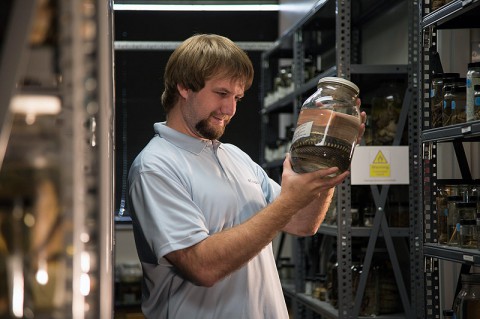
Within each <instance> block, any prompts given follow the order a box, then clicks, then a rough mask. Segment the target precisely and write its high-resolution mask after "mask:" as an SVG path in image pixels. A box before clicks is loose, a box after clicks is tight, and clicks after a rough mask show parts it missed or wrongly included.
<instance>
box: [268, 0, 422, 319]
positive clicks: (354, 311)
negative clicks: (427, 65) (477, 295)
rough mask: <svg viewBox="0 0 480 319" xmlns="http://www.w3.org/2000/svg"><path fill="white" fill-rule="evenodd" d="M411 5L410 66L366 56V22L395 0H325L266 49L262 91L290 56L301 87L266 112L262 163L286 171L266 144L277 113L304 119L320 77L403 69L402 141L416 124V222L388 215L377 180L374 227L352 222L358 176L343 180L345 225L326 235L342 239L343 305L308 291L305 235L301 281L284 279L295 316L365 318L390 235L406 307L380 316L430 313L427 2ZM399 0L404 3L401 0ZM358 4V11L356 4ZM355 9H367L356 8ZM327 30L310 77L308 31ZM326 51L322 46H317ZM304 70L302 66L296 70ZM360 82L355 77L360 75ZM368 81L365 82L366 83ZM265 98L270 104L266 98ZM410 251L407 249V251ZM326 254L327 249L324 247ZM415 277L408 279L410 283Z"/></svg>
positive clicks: (300, 242) (299, 247) (324, 230)
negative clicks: (424, 165) (424, 58)
mask: <svg viewBox="0 0 480 319" xmlns="http://www.w3.org/2000/svg"><path fill="white" fill-rule="evenodd" d="M406 3H407V4H408V15H409V21H408V28H409V30H408V32H409V35H408V42H409V43H408V46H409V48H408V55H409V56H408V64H407V65H365V64H361V63H359V58H358V56H359V43H358V39H357V36H358V29H359V28H361V26H362V24H364V23H366V22H367V21H371V20H372V19H375V17H376V16H377V15H378V14H379V13H381V12H383V11H384V10H388V9H392V7H394V6H395V4H394V3H391V2H389V1H368V0H366V1H361V4H358V3H355V4H351V3H350V1H340V0H338V1H335V0H332V1H318V2H317V3H316V4H315V5H314V6H313V8H312V9H311V11H310V12H309V13H308V14H307V15H306V16H305V17H304V18H303V19H302V20H301V21H300V22H299V23H298V24H296V25H295V26H293V27H292V28H291V29H290V30H289V31H288V32H286V33H285V34H284V35H283V36H282V37H281V38H280V39H279V40H278V41H277V42H276V43H275V46H274V47H273V48H272V49H270V50H267V51H265V53H264V54H263V58H262V60H263V69H262V89H263V92H262V96H266V95H267V92H269V91H270V90H271V89H272V83H273V76H272V74H274V73H275V72H276V71H278V69H279V65H281V64H282V63H281V62H282V61H283V62H284V65H285V61H287V64H288V63H291V65H292V69H293V70H294V72H293V74H292V82H293V88H291V91H290V92H289V93H288V94H286V95H284V96H282V97H280V98H279V99H277V100H276V101H273V102H271V101H270V100H269V102H268V104H267V105H264V108H263V110H262V111H261V113H262V127H263V129H262V141H261V161H263V162H262V163H261V164H262V166H263V167H264V168H265V169H267V170H269V171H270V172H271V175H274V174H277V176H280V174H279V172H280V171H281V165H282V162H283V161H282V160H281V159H273V160H266V159H265V152H264V150H265V146H266V145H267V144H268V143H269V140H270V139H271V138H272V135H273V136H275V134H276V132H275V130H277V126H276V123H274V121H275V116H276V115H277V114H279V113H291V114H292V117H293V123H296V119H297V114H298V111H299V108H300V106H301V103H302V101H303V100H304V99H305V98H306V97H308V96H309V95H310V94H311V93H313V91H314V90H315V88H316V84H317V82H318V80H319V79H320V78H321V77H325V76H341V77H344V78H347V79H350V78H353V77H355V79H356V78H357V77H358V78H359V77H361V76H362V75H377V74H380V75H382V74H383V75H385V74H389V75H391V74H394V75H395V74H397V75H398V76H401V75H403V76H405V77H406V78H407V81H406V82H407V89H406V91H405V96H404V105H403V106H402V111H401V115H400V119H399V123H401V124H399V127H401V128H400V129H398V130H397V136H396V138H395V141H394V145H400V138H401V135H402V133H401V132H402V130H403V129H405V130H407V131H408V144H409V145H410V148H409V149H410V162H411V165H410V176H411V185H410V187H409V196H408V197H409V212H410V214H409V226H408V227H398V228H396V227H390V226H389V225H388V222H387V219H386V217H385V211H384V209H383V208H384V207H385V204H386V201H387V194H388V192H389V185H383V186H380V187H378V186H376V185H371V187H370V190H371V193H372V198H373V201H374V204H375V207H377V211H376V214H375V219H374V225H373V227H371V228H366V227H352V226H351V225H350V223H348V222H347V223H344V222H342V221H349V220H352V215H351V209H352V206H351V203H352V186H351V185H350V180H347V181H345V183H343V184H342V185H340V186H339V187H337V201H336V208H337V212H338V214H337V225H339V226H332V225H325V224H324V225H322V226H321V227H320V229H319V235H320V236H326V237H328V238H334V240H336V241H337V248H336V254H337V256H338V257H337V261H338V269H337V271H338V309H335V308H334V307H333V306H332V305H330V304H329V303H326V302H322V301H319V300H317V299H315V298H312V297H311V296H307V295H305V294H304V292H305V278H306V274H305V266H306V265H305V256H306V253H307V252H306V251H305V248H304V244H305V239H302V238H300V239H296V238H294V239H293V249H294V258H295V280H294V283H293V284H290V285H284V291H285V296H286V297H287V298H288V299H289V300H290V301H291V304H292V309H293V315H294V317H295V318H310V317H316V316H321V318H358V314H359V309H360V306H361V302H362V296H363V291H364V290H365V287H366V281H367V277H368V272H369V268H370V266H371V262H372V257H373V253H374V249H375V245H376V243H377V240H378V239H379V238H382V239H383V240H384V241H385V245H386V249H387V252H388V255H389V257H390V260H391V262H392V267H393V269H394V274H395V278H396V281H397V286H398V289H399V295H400V296H399V297H400V299H401V301H402V305H403V309H404V313H403V314H398V315H393V316H390V315H387V316H383V315H381V316H380V317H386V318H423V315H422V314H423V312H424V299H423V298H424V296H423V294H421V293H419V292H422V291H423V289H424V286H423V280H424V279H423V269H424V265H423V250H422V249H421V244H422V232H423V228H422V226H423V223H422V216H421V215H420V214H418V212H419V211H420V203H419V198H418V196H419V189H418V187H419V184H420V182H419V181H418V179H419V177H418V173H417V172H418V169H419V166H418V158H419V155H418V150H419V149H420V148H419V146H418V145H419V140H418V131H419V129H418V113H417V112H418V110H419V108H418V88H417V87H418V83H417V82H418V60H417V59H418V55H417V54H416V53H415V52H418V46H419V43H420V41H419V40H418V32H419V18H418V17H419V12H418V10H419V2H418V1H406ZM396 4H397V5H398V3H396ZM354 5H358V6H359V7H360V8H362V9H361V10H358V7H355V9H357V11H355V10H354V8H352V6H354ZM352 12H355V14H358V12H360V13H361V14H360V16H355V15H353V13H352ZM312 30H319V31H321V33H322V35H323V34H326V36H325V38H324V40H323V41H322V42H321V48H316V49H318V50H319V52H323V53H320V54H323V55H327V57H326V58H325V57H324V56H323V55H322V62H323V61H326V63H323V65H322V66H323V67H322V71H321V73H320V74H316V75H315V76H314V77H312V78H310V79H307V80H304V79H305V74H304V67H305V57H306V54H308V53H309V52H312V51H314V50H313V49H312V48H311V43H310V42H309V41H310V39H311V38H310V37H309V36H308V34H306V33H307V32H308V31H312ZM332 48H333V51H334V55H335V58H334V61H332V60H331V59H330V57H329V56H328V55H329V54H330V53H329V52H330V51H329V49H332ZM317 53H318V52H317ZM295 71H296V73H295ZM354 82H355V80H354ZM359 84H360V87H361V83H359ZM264 104H265V103H264ZM357 237H358V238H361V237H363V238H365V239H367V240H368V244H367V245H366V253H365V261H364V265H363V266H364V271H363V272H362V275H361V277H360V283H359V287H358V291H357V294H356V295H354V294H353V292H352V284H353V282H352V271H351V268H350V267H351V265H352V238H357ZM393 238H395V239H400V240H403V239H404V240H405V241H406V242H407V244H406V245H407V246H408V247H407V250H408V251H409V259H408V261H407V262H408V263H409V265H408V266H407V268H409V269H411V272H410V278H405V277H403V274H402V266H400V261H399V260H398V258H397V254H398V253H397V250H398V249H399V248H398V247H396V244H394V239H393ZM402 251H403V250H402ZM324 253H325V252H324ZM407 282H408V284H406V283H407Z"/></svg>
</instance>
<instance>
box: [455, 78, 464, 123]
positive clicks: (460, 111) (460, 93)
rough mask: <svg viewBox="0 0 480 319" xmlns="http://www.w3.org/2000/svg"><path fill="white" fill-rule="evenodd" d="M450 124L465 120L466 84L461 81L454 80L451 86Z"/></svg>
mask: <svg viewBox="0 0 480 319" xmlns="http://www.w3.org/2000/svg"><path fill="white" fill-rule="evenodd" d="M452 94H453V99H452V124H460V123H465V122H466V113H465V104H466V86H465V83H463V82H456V83H455V84H454V86H453V88H452Z"/></svg>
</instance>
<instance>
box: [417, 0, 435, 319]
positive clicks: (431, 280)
mask: <svg viewBox="0 0 480 319" xmlns="http://www.w3.org/2000/svg"><path fill="white" fill-rule="evenodd" d="M420 8H421V9H420V12H421V13H420V15H419V16H420V17H421V18H422V19H423V17H424V16H426V15H427V14H429V13H430V5H429V2H428V1H426V0H421V6H420ZM420 25H421V24H420ZM419 42H420V46H419V53H418V54H419V55H420V54H421V61H420V63H419V65H420V66H421V68H420V72H421V73H420V75H421V76H420V79H421V85H419V90H418V92H419V93H418V94H419V96H420V97H421V99H422V104H421V106H420V107H419V110H420V112H419V113H420V114H419V116H418V117H419V130H420V132H421V131H423V130H425V129H429V128H430V123H431V121H430V119H431V112H430V98H429V96H430V89H431V88H430V78H431V73H432V69H431V68H430V66H429V65H428V63H429V62H430V58H431V56H432V52H435V51H436V50H437V31H436V28H435V26H434V25H430V26H428V27H425V28H424V27H422V28H421V36H420V41H419ZM419 148H421V160H420V164H419V165H420V169H419V171H420V172H421V178H420V181H419V184H420V189H421V194H422V195H423V199H422V201H423V202H422V207H421V208H422V210H421V212H423V216H424V238H423V240H422V241H423V243H435V242H436V241H437V238H436V234H437V214H438V212H437V210H436V207H435V201H434V200H433V199H434V198H435V194H436V187H437V180H436V176H437V143H436V142H433V141H432V142H427V143H425V142H422V144H421V146H420V147H419ZM422 249H423V245H422ZM423 260H424V263H425V266H424V267H425V268H424V274H425V275H424V285H425V287H424V290H423V291H424V295H423V297H424V298H425V302H424V304H425V310H424V315H425V317H426V318H429V319H440V299H439V298H435V296H439V295H440V291H439V289H440V271H439V260H438V259H437V258H431V257H428V258H425V257H424V258H423ZM417 297H418V296H417ZM427 298H428V299H427ZM417 302H419V300H417ZM417 309H418V307H417Z"/></svg>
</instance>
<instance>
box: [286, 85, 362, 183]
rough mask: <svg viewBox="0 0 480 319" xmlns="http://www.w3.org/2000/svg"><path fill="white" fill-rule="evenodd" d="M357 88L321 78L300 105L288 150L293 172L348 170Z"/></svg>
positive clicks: (356, 123)
mask: <svg viewBox="0 0 480 319" xmlns="http://www.w3.org/2000/svg"><path fill="white" fill-rule="evenodd" d="M359 91H360V90H359V88H358V87H357V86H356V85H355V84H354V83H352V82H350V81H348V80H345V79H342V78H338V77H325V78H322V79H320V80H319V81H318V85H317V91H316V92H315V93H314V94H313V95H311V96H310V97H309V98H308V99H307V100H306V101H305V102H304V103H303V105H302V108H301V110H300V114H299V117H298V121H297V127H296V129H295V133H294V136H293V139H292V146H291V148H290V154H291V160H292V167H293V170H294V171H295V172H297V173H306V172H313V171H316V170H319V169H324V168H329V167H338V168H339V171H338V174H340V173H342V172H344V171H346V170H347V169H348V168H349V167H350V161H351V159H352V156H353V150H354V147H355V145H356V141H357V138H358V133H359V127H360V122H361V120H360V111H359V106H358V105H357V99H358V94H359Z"/></svg>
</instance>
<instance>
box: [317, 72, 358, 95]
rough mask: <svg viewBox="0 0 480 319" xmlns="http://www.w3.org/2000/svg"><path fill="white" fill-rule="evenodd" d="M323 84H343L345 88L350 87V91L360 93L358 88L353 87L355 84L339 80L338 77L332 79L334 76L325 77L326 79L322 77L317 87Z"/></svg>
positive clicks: (342, 79)
mask: <svg viewBox="0 0 480 319" xmlns="http://www.w3.org/2000/svg"><path fill="white" fill-rule="evenodd" d="M324 82H330V83H340V84H343V85H345V86H348V87H350V88H351V89H353V90H354V91H355V92H356V93H357V94H359V93H360V89H359V88H358V86H356V85H355V83H353V82H351V81H349V80H345V79H344V78H339V77H334V76H327V77H324V78H321V79H320V80H318V84H317V86H318V85H320V83H324Z"/></svg>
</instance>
